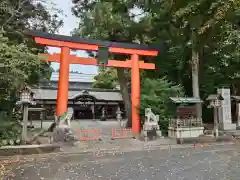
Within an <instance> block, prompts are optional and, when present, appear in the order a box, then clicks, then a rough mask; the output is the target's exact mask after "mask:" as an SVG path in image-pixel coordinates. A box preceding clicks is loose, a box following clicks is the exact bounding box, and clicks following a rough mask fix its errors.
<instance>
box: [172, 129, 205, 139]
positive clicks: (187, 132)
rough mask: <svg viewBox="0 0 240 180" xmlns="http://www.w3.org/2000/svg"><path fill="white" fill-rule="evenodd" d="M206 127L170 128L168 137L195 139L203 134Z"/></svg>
mask: <svg viewBox="0 0 240 180" xmlns="http://www.w3.org/2000/svg"><path fill="white" fill-rule="evenodd" d="M203 130H204V127H168V137H171V138H194V137H199V136H200V135H202V134H203Z"/></svg>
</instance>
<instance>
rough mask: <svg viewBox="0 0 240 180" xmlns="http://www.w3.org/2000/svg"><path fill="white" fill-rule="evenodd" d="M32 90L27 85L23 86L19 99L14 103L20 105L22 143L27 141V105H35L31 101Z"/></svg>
mask: <svg viewBox="0 0 240 180" xmlns="http://www.w3.org/2000/svg"><path fill="white" fill-rule="evenodd" d="M33 95H34V93H33V91H32V90H31V88H29V87H24V88H23V89H22V91H21V92H20V100H19V101H18V102H17V103H16V104H17V105H21V106H22V114H23V121H22V141H23V143H26V142H27V127H28V106H29V105H35V104H36V103H35V102H34V101H33Z"/></svg>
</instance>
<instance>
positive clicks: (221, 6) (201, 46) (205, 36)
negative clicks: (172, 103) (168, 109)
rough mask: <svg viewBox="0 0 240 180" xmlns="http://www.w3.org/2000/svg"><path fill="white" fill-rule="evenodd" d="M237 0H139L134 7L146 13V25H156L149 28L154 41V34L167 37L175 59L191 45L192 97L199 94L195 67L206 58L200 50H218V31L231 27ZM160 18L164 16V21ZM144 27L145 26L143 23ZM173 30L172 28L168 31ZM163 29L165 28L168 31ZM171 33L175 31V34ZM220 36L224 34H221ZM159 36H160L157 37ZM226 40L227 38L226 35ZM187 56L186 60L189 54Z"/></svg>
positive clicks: (182, 55)
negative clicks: (156, 0)
mask: <svg viewBox="0 0 240 180" xmlns="http://www.w3.org/2000/svg"><path fill="white" fill-rule="evenodd" d="M239 2H240V1H239V0H235V1H220V0H214V1H205V0H202V1H198V0H188V1H181V2H178V1H161V2H152V3H144V1H139V2H138V3H137V6H138V8H140V9H142V10H143V11H144V12H147V13H148V14H147V15H146V16H145V17H144V18H145V19H144V20H145V22H150V23H148V26H150V27H156V28H149V29H150V33H149V35H150V37H152V39H154V40H155V39H157V38H158V37H159V36H155V37H153V36H154V33H155V34H160V33H162V34H163V35H167V36H166V37H169V40H168V42H167V44H169V45H173V46H174V47H172V48H171V50H174V49H175V50H176V49H178V50H179V51H178V52H180V53H178V54H177V53H176V51H175V52H173V51H172V52H171V54H172V53H174V54H176V55H178V58H176V56H175V58H176V59H175V60H177V61H179V60H178V59H183V57H184V55H185V54H186V52H187V53H188V54H189V50H190V48H191V61H189V62H190V64H191V70H192V72H191V76H192V90H193V96H195V97H200V94H199V68H201V67H200V65H202V64H203V63H202V62H201V59H203V56H204V58H206V57H205V52H204V51H206V50H207V51H208V53H209V50H210V49H211V48H212V49H211V50H213V47H214V48H215V50H214V51H216V48H218V49H219V50H218V51H220V49H222V47H221V46H219V45H218V44H221V43H222V42H223V41H222V40H220V39H218V38H219V35H218V33H220V32H221V31H224V32H226V31H225V28H226V26H230V27H231V26H233V24H232V22H231V21H232V19H234V18H236V11H237V10H239V4H240V3H239ZM159 9H160V10H159ZM206 9H207V10H206ZM163 18H165V20H164V19H163ZM145 24H146V23H145ZM160 24H161V25H162V27H161V29H162V30H160V31H159V28H160V27H159V26H158V25H160ZM153 25H155V26H153ZM158 27H159V28H158ZM145 28H147V27H146V26H145ZM145 28H143V29H145ZM173 29H175V31H172V30H173ZM156 30H158V32H156ZM165 30H168V32H166V31H165ZM230 32H233V31H230ZM172 33H175V34H176V35H175V34H172ZM221 34H222V33H221ZM145 36H146V34H145ZM224 37H227V36H226V35H224ZM148 39H151V38H148ZM161 39H164V38H162V37H161ZM177 39H179V40H180V41H179V40H177ZM227 39H228V40H229V38H227ZM238 39H239V38H238ZM221 41H222V42H221ZM179 43H180V44H179ZM234 44H235V43H234ZM176 45H177V46H176ZM179 45H180V48H182V47H185V48H182V50H183V51H185V52H183V51H182V50H181V49H179ZM212 53H213V52H212ZM188 58H189V59H190V57H188ZM184 64H185V63H182V62H180V65H181V66H182V65H184ZM177 67H179V66H177ZM166 70H168V69H166ZM225 79H226V78H225ZM201 81H202V80H201ZM203 84H204V83H203ZM200 111H201V107H199V108H198V114H199V116H200V115H201V114H200Z"/></svg>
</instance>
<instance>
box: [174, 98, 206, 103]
mask: <svg viewBox="0 0 240 180" xmlns="http://www.w3.org/2000/svg"><path fill="white" fill-rule="evenodd" d="M170 99H171V100H172V101H173V102H174V103H192V104H196V103H203V101H202V100H201V99H200V98H194V97H170Z"/></svg>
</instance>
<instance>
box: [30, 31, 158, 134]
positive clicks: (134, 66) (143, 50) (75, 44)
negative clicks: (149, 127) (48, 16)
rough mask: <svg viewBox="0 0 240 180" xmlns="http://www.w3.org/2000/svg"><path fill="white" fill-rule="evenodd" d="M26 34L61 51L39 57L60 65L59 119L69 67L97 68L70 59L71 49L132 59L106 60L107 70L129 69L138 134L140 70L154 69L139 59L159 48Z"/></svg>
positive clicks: (134, 125)
mask: <svg viewBox="0 0 240 180" xmlns="http://www.w3.org/2000/svg"><path fill="white" fill-rule="evenodd" d="M27 34H28V35H30V36H32V37H33V38H34V40H35V42H36V43H38V44H42V45H46V46H52V47H60V48H61V53H60V54H54V55H49V54H42V56H45V57H47V58H48V60H49V61H54V62H60V72H59V73H60V74H59V83H58V95H57V109H56V113H57V116H60V115H62V114H63V113H65V112H66V111H67V105H68V78H69V64H89V65H99V64H98V63H97V60H96V59H94V58H79V57H76V56H73V55H70V49H74V50H76V49H78V50H88V51H98V50H99V47H107V48H108V51H109V52H111V53H117V54H128V55H131V59H130V60H126V61H119V60H109V61H108V63H107V64H106V66H108V67H109V66H111V67H122V68H131V99H132V131H133V133H139V132H140V124H141V123H140V115H139V106H140V72H139V69H155V64H153V63H145V62H143V61H139V56H157V55H158V53H159V51H160V49H159V46H153V45H151V46H149V45H140V44H128V43H119V42H109V41H100V40H92V39H84V38H79V37H69V36H63V35H56V34H49V33H43V32H39V31H28V32H27Z"/></svg>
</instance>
